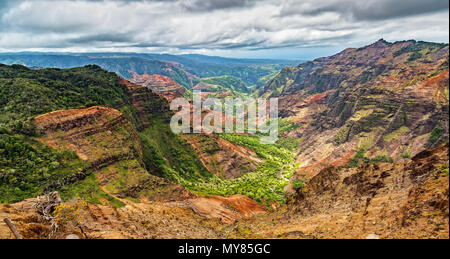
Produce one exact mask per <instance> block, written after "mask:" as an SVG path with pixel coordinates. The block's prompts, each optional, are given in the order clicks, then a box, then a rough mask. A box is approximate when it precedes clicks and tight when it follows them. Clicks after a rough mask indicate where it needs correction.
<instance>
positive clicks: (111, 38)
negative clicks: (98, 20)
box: [68, 33, 133, 44]
mask: <svg viewBox="0 0 450 259" xmlns="http://www.w3.org/2000/svg"><path fill="white" fill-rule="evenodd" d="M68 42H70V43H75V44H91V43H94V42H96V43H98V42H116V43H126V42H128V43H131V42H133V34H132V33H101V34H93V35H86V36H81V37H76V38H73V39H70V40H68Z"/></svg>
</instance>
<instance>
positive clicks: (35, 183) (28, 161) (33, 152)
mask: <svg viewBox="0 0 450 259" xmlns="http://www.w3.org/2000/svg"><path fill="white" fill-rule="evenodd" d="M83 169H84V165H83V163H82V162H81V160H79V159H78V157H77V155H76V154H74V153H72V152H68V151H63V150H53V149H51V148H49V147H47V146H45V145H43V144H41V143H40V142H38V141H36V140H34V139H33V138H30V137H27V136H23V135H8V134H0V203H13V202H18V201H21V200H23V199H26V198H29V197H35V196H37V195H38V194H40V193H42V192H43V191H44V189H45V188H46V187H48V186H49V185H51V184H53V183H56V182H58V181H59V180H61V179H63V178H65V177H68V176H71V175H73V174H74V173H77V172H81V171H82V170H83Z"/></svg>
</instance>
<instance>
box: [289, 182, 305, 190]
mask: <svg viewBox="0 0 450 259" xmlns="http://www.w3.org/2000/svg"><path fill="white" fill-rule="evenodd" d="M303 186H305V184H304V183H303V182H302V181H301V180H299V179H295V180H294V182H293V185H292V188H294V189H295V190H299V189H301V188H303Z"/></svg>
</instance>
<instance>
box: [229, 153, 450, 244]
mask: <svg viewBox="0 0 450 259" xmlns="http://www.w3.org/2000/svg"><path fill="white" fill-rule="evenodd" d="M448 156H449V153H448V144H447V145H440V146H438V147H436V148H433V149H428V150H425V151H423V152H420V153H419V154H418V155H416V156H415V157H413V158H412V159H408V160H404V161H401V162H398V163H394V164H392V163H378V164H375V165H361V166H359V167H357V168H345V167H328V168H324V169H323V170H321V171H320V172H319V173H318V174H317V175H316V176H315V177H313V178H312V179H311V181H310V182H309V183H308V184H306V185H305V186H304V187H303V188H299V189H297V191H296V194H295V195H293V196H292V197H291V198H290V200H289V202H288V203H287V205H286V206H285V207H284V208H281V209H280V210H279V211H277V212H275V213H272V214H270V215H265V216H259V217H256V218H252V219H248V220H242V221H241V222H239V223H238V224H237V226H236V228H242V229H247V233H251V235H250V237H253V238H301V239H303V238H306V239H311V238H320V239H321V238H360V239H364V238H367V237H368V236H375V237H377V238H380V239H389V238H391V239H392V238H410V239H411V238H419V239H429V238H432V239H434V238H440V239H448V238H449V225H448V222H449V175H448ZM241 237H242V236H241Z"/></svg>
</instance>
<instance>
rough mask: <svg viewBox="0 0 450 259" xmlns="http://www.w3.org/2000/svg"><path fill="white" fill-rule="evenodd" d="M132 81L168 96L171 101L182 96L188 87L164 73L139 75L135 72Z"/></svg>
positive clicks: (165, 96)
mask: <svg viewBox="0 0 450 259" xmlns="http://www.w3.org/2000/svg"><path fill="white" fill-rule="evenodd" d="M130 81H131V82H133V83H135V84H138V85H141V86H145V87H147V88H149V89H150V90H152V91H154V92H155V93H158V94H159V95H161V96H163V97H164V98H166V99H167V100H168V101H169V102H171V101H173V100H174V99H175V98H179V97H182V96H183V94H184V93H185V92H186V88H184V87H183V86H181V85H180V84H178V83H177V82H175V81H173V80H172V79H171V78H169V77H167V76H162V75H147V74H144V75H138V74H136V73H134V74H133V77H132V78H131V79H130Z"/></svg>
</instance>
